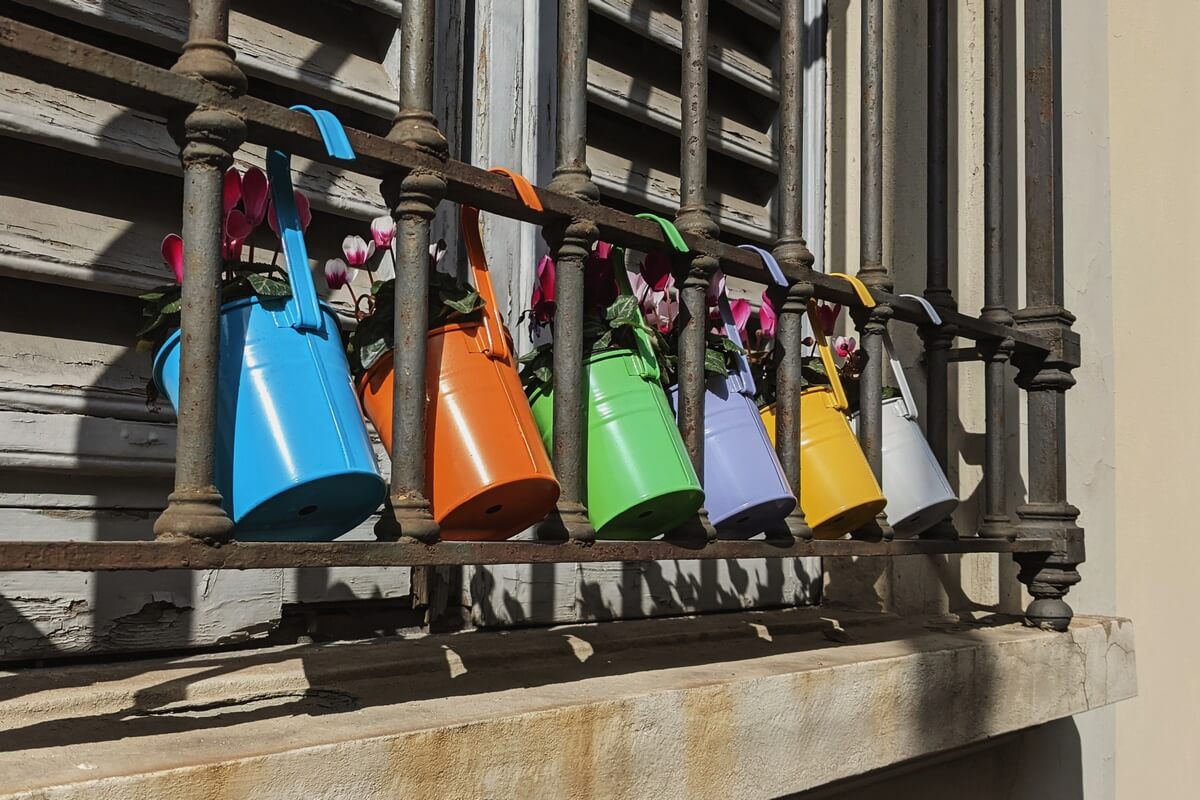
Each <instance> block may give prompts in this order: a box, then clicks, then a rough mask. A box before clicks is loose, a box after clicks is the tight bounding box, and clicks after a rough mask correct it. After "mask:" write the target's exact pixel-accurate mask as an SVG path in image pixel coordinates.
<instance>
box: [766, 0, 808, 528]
mask: <svg viewBox="0 0 1200 800" xmlns="http://www.w3.org/2000/svg"><path fill="white" fill-rule="evenodd" d="M781 17H782V18H781V20H780V31H779V51H780V53H779V60H780V102H779V105H780V108H779V192H778V194H777V198H778V199H777V202H778V203H779V239H778V241H776V243H775V248H774V251H773V254H774V256H775V259H776V260H777V261H779V263H780V264H782V265H784V266H785V267H787V266H793V267H803V268H805V269H811V268H812V265H813V254H812V253H811V252H810V251H809V249H808V243H807V242H806V241H804V220H803V213H802V209H803V193H802V189H803V187H802V186H801V183H802V181H803V176H802V166H803V159H802V146H803V141H802V139H803V129H802V125H803V121H804V118H803V115H804V109H803V103H804V58H803V56H804V8H803V4H802V3H800V2H795V3H784V4H783V8H782V10H781ZM812 295H813V285H812V284H811V283H809V282H808V281H796V282H795V283H793V284H792V285H791V286H789V287H788V288H787V290H786V296H785V297H783V298H782V303H781V304H780V305H779V309H780V313H779V333H778V336H777V338H776V346H777V348H778V349H779V351H780V352H779V354H778V359H779V361H778V365H779V367H778V370H779V371H778V373H777V379H776V386H775V409H776V412H775V413H776V421H775V425H776V428H775V452H776V453H777V454H778V455H779V463H780V464H781V465H782V466H783V473H784V475H786V476H787V479H788V482H789V483H790V484H791V486H792V489H793V491H795V493H796V500H797V501H798V502H797V504H796V509H795V510H794V511H793V512H792V513H791V515H790V516H788V518H787V521H786V522H787V528H788V531H789V532H790V533H791V535H792V536H793V537H795V538H796V539H811V538H812V528H810V527H809V525H808V520H807V519H805V517H804V509H803V502H804V498H802V497H801V496H800V424H801V418H800V389H801V376H800V372H801V367H802V364H803V362H802V361H801V357H802V355H803V353H802V350H803V347H804V345H803V343H802V342H803V338H804V328H803V320H804V314H805V311H806V310H807V308H808V301H809V299H810V298H811V297H812Z"/></svg>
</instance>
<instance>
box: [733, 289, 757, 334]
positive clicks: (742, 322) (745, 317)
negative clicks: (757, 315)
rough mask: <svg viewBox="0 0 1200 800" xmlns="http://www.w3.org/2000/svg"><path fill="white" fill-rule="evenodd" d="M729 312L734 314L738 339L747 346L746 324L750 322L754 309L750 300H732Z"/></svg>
mask: <svg viewBox="0 0 1200 800" xmlns="http://www.w3.org/2000/svg"><path fill="white" fill-rule="evenodd" d="M729 310H730V311H731V312H732V313H733V325H734V327H735V328H737V332H738V338H739V339H740V340H741V342H742V344H746V324H747V323H749V322H750V314H751V313H752V312H753V311H754V308H753V307H752V306H751V305H750V301H749V300H742V299H740V298H739V299H737V300H730V301H729Z"/></svg>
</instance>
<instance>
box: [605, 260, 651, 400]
mask: <svg viewBox="0 0 1200 800" xmlns="http://www.w3.org/2000/svg"><path fill="white" fill-rule="evenodd" d="M617 250H619V251H620V253H621V261H620V263H618V264H615V265H614V266H613V277H615V278H616V281H617V288H618V289H620V292H621V294H623V295H626V296H628V297H633V287H631V286H630V285H629V273H628V272H627V271H626V268H625V259H626V257H627V256H628V252H627V251H626V250H625V249H624V248H614V249H613V251H610V253H611V252H615V251H617ZM609 257H610V258H612V255H611V254H610V256H609ZM635 305H637V315H638V323H639V324H638V325H637V326H636V327H635V328H634V329H633V341H634V343H635V344H636V345H637V353H636V356H637V361H638V362H639V363H638V374H639V376H640V377H641V378H643V379H644V380H648V381H657V380H658V379H659V378H660V377H662V373H661V371H660V370H659V368H658V357H657V356H655V355H654V345H653V343H652V342H651V341H650V335H649V334H648V333H646V320H645V318H644V317H643V316H642V308H641V305H640V304H635Z"/></svg>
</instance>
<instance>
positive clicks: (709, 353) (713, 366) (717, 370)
mask: <svg viewBox="0 0 1200 800" xmlns="http://www.w3.org/2000/svg"><path fill="white" fill-rule="evenodd" d="M704 371H705V372H709V373H712V374H714V375H724V374H725V372H726V371H727V370H726V368H725V357H724V356H723V355H721V354H720V353H718V352H717V351H716V350H712V349H710V348H705V349H704Z"/></svg>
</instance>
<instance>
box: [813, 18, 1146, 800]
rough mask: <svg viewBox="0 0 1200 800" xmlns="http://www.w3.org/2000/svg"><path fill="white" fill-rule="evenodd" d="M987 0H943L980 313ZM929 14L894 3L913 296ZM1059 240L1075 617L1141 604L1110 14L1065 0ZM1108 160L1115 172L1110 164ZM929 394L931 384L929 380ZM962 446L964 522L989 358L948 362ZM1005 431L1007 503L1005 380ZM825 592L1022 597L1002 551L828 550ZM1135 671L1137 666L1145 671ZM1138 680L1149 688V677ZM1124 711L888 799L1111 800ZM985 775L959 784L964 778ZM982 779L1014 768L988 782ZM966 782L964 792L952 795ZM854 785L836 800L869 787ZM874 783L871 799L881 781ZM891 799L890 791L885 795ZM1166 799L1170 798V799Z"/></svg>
mask: <svg viewBox="0 0 1200 800" xmlns="http://www.w3.org/2000/svg"><path fill="white" fill-rule="evenodd" d="M1021 6H1022V4H1020V3H1015V4H1005V19H1004V23H1005V29H1006V38H1005V51H1006V53H1005V55H1006V67H1005V102H1006V108H1005V125H1004V137H1005V141H1004V147H1005V152H1004V158H1005V167H1004V180H1005V193H1006V205H1005V209H1004V211H1005V219H1004V223H1003V230H1004V247H1005V253H1004V258H1005V261H1006V263H1007V264H1008V265H1009V273H1010V275H1011V276H1012V280H1011V281H1010V284H1009V287H1008V304H1009V306H1010V308H1014V309H1015V308H1019V307H1020V306H1022V305H1024V291H1025V287H1024V282H1023V280H1022V279H1021V277H1020V272H1021V270H1022V268H1023V263H1024V248H1025V237H1024V224H1023V216H1024V195H1023V190H1022V188H1021V182H1020V181H1021V178H1022V176H1023V172H1024V169H1023V161H1024V141H1023V137H1024V115H1023V97H1022V95H1021V91H1022V89H1021V83H1020V82H1021V77H1022V73H1023V58H1024V48H1023V42H1022V41H1021V36H1020V35H1019V31H1020V30H1021V25H1022V24H1023V19H1022V16H1023V14H1022V9H1021ZM983 11H984V3H983V0H966V1H964V2H960V3H955V4H951V12H950V14H951V17H950V30H951V31H952V32H953V33H954V36H953V41H952V43H951V47H950V53H951V59H952V60H951V70H950V96H951V100H950V119H951V130H950V135H949V146H950V162H951V163H950V191H949V197H950V225H951V232H950V241H949V250H950V256H951V265H950V272H951V284H952V286H953V287H954V290H955V298H956V300H957V301H958V305H959V308H960V309H962V310H963V311H965V312H968V313H978V311H979V309H980V307H981V306H982V302H983V297H982V286H983V259H984V250H983V180H984V175H983V146H984V142H983V88H984V87H983V71H984V61H983V58H984V56H983V49H982V41H983V25H984V15H983ZM830 13H831V27H832V31H831V39H830V59H831V64H832V68H831V80H832V84H831V91H830V96H831V105H830V164H829V179H830V199H831V207H830V217H829V220H830V221H829V227H830V230H829V234H830V254H829V258H830V264H831V269H832V270H844V271H848V272H853V271H854V270H855V269H857V264H858V231H859V228H858V183H857V181H858V148H859V143H858V136H857V127H858V109H859V102H858V86H859V62H858V48H859V40H858V20H859V18H860V14H861V7H860V5H859V4H858V3H857V2H851V3H849V4H848V5H846V4H844V3H836V2H835V3H833V4H832V6H831V9H830ZM925 25H926V20H925V6H924V4H918V3H900V4H887V5H886V9H885V31H886V34H887V39H886V40H885V41H886V45H885V52H886V53H887V54H888V55H887V56H886V69H885V105H884V120H885V126H886V135H887V142H886V145H885V146H886V150H885V168H884V172H885V189H884V193H885V199H884V203H885V212H884V220H885V222H884V231H885V254H884V257H885V261H886V262H887V263H888V264H889V265H891V266H892V269H893V271H894V274H895V276H896V284H897V288H898V290H899V291H920V290H921V288H922V287H923V286H924V277H925V276H924V272H925V261H924V259H925V253H926V242H925V207H924V206H925V203H924V201H925V180H926V178H925V169H926V161H925V147H926V118H925V113H926V92H925V86H926V84H925V80H926V58H925V53H926V51H925V43H926V27H925ZM1062 31H1063V39H1062V73H1063V92H1062V93H1063V108H1062V124H1063V192H1064V214H1063V249H1064V253H1063V256H1064V272H1065V292H1066V305H1067V307H1068V308H1070V309H1071V310H1072V311H1073V312H1074V313H1075V314H1076V315H1077V317H1078V322H1077V324H1076V330H1077V331H1078V332H1079V333H1080V335H1081V337H1082V340H1083V348H1084V349H1083V358H1084V365H1083V367H1082V368H1081V369H1079V370H1078V371H1076V373H1075V377H1076V379H1077V381H1078V384H1077V386H1076V387H1075V388H1074V389H1072V391H1071V393H1070V394H1069V395H1068V397H1069V407H1068V437H1069V449H1068V459H1069V462H1068V482H1069V483H1068V496H1069V497H1070V499H1071V500H1072V502H1073V503H1075V504H1076V505H1077V506H1079V508H1080V509H1081V512H1082V513H1081V517H1080V523H1081V524H1082V525H1083V526H1084V528H1085V529H1086V530H1087V547H1088V560H1087V563H1086V564H1084V565H1083V566H1082V567H1081V568H1080V573H1081V574H1082V576H1083V582H1082V583H1081V584H1080V585H1079V586H1078V587H1076V589H1075V590H1073V591H1072V592H1071V595H1070V597H1069V600H1070V601H1071V603H1072V605H1073V606H1074V608H1075V609H1076V610H1077V611H1078V612H1080V613H1097V614H1111V613H1117V612H1119V613H1121V614H1126V615H1130V616H1134V617H1135V618H1136V617H1137V610H1136V609H1131V608H1130V607H1128V606H1127V605H1126V604H1125V603H1124V602H1121V603H1118V596H1117V591H1116V588H1117V578H1116V574H1117V573H1116V570H1117V564H1118V561H1117V559H1116V547H1117V534H1116V531H1117V530H1118V525H1117V521H1118V520H1117V512H1116V503H1117V501H1116V497H1117V494H1116V489H1115V487H1116V472H1115V470H1116V467H1115V465H1116V463H1117V461H1118V454H1117V449H1118V442H1117V440H1116V438H1115V437H1114V435H1113V433H1112V432H1113V429H1114V419H1115V415H1116V404H1115V402H1114V394H1113V393H1114V387H1115V386H1116V384H1117V377H1118V376H1117V374H1116V371H1115V370H1116V366H1115V364H1114V358H1113V342H1114V333H1113V330H1114V328H1113V323H1114V318H1113V300H1112V298H1113V296H1114V294H1115V292H1114V286H1113V267H1112V265H1113V263H1115V259H1114V258H1113V254H1112V236H1113V234H1112V229H1111V227H1110V218H1112V217H1113V216H1114V214H1112V213H1110V208H1109V204H1110V196H1112V195H1113V194H1114V189H1115V187H1111V186H1110V171H1109V166H1110V152H1109V120H1110V113H1111V112H1110V87H1109V69H1110V64H1109V49H1108V48H1109V42H1110V40H1111V39H1110V32H1109V20H1108V17H1107V14H1106V13H1105V8H1104V6H1103V5H1101V4H1098V3H1095V2H1091V0H1064V1H1063V24H1062ZM1114 170H1115V167H1114ZM896 327H897V328H900V329H901V330H900V331H899V332H898V335H897V339H898V341H899V342H900V344H901V347H902V348H905V347H906V348H907V349H906V353H905V355H904V359H903V360H904V362H905V364H906V365H908V366H909V367H910V370H911V371H910V372H909V376H910V379H912V378H913V377H916V378H917V379H918V383H919V382H920V373H921V371H920V370H919V369H918V368H917V365H918V361H919V356H920V345H919V342H918V341H917V340H916V338H915V337H914V336H912V335H911V333H909V332H908V331H906V330H904V328H907V327H908V326H896ZM922 388H923V387H922ZM951 407H952V408H953V409H954V410H955V414H954V415H953V416H952V419H951V443H952V452H953V453H955V454H956V457H954V458H953V459H952V463H951V465H950V479H951V482H952V483H956V484H957V486H958V489H959V493H960V496H961V497H962V498H963V500H964V502H963V505H962V507H961V508H960V509H959V511H958V513H956V515H955V522H956V525H957V527H958V528H959V530H960V531H965V532H969V531H973V530H974V529H975V526H976V525H977V524H978V517H979V514H980V507H979V503H980V500H981V499H982V498H981V494H980V491H979V480H980V477H981V474H982V473H981V466H980V465H981V463H982V457H983V433H984V414H983V368H982V366H981V365H979V364H974V363H970V364H960V365H956V366H952V368H951ZM1008 417H1009V425H1008V431H1007V433H1008V436H1009V438H1010V440H1011V441H1012V442H1013V443H1014V445H1019V447H1016V446H1015V447H1014V448H1013V451H1012V452H1013V457H1012V458H1011V460H1010V472H1009V476H1010V478H1009V485H1010V491H1011V493H1012V498H1011V503H1010V508H1015V506H1016V504H1017V503H1019V502H1021V500H1022V499H1023V495H1024V480H1023V477H1022V476H1023V474H1024V448H1023V444H1020V443H1021V442H1023V437H1024V432H1025V431H1024V417H1025V413H1024V402H1023V397H1022V396H1021V394H1020V393H1019V392H1018V391H1017V390H1016V389H1015V387H1013V389H1012V391H1011V394H1010V396H1009V414H1008ZM827 564H828V567H829V572H828V578H827V586H826V588H827V596H828V597H829V598H830V599H833V600H842V601H846V602H850V603H853V604H855V605H867V606H877V607H882V608H886V609H890V610H896V611H900V612H902V613H920V612H922V611H941V610H947V609H949V610H955V609H968V608H973V609H980V608H985V609H995V610H1005V611H1011V610H1015V609H1017V608H1019V607H1020V606H1021V605H1022V604H1023V602H1025V601H1024V600H1023V599H1022V598H1021V596H1020V592H1019V588H1018V586H1019V585H1018V584H1017V583H1016V581H1015V569H1014V565H1013V563H1012V561H1011V559H1008V558H997V557H994V556H982V557H941V558H912V559H896V560H893V561H891V562H880V563H878V564H873V563H872V564H864V562H863V561H862V560H860V561H859V562H858V563H856V564H853V565H850V564H839V563H838V562H837V561H836V560H827ZM1139 666H1140V664H1139ZM1144 675H1145V673H1143V678H1142V681H1140V684H1141V685H1143V686H1144V685H1145V682H1146V679H1145V677H1144ZM1116 736H1117V733H1116V714H1115V713H1114V711H1113V710H1112V709H1100V710H1098V711H1095V712H1091V713H1089V714H1086V715H1082V716H1079V717H1076V718H1074V719H1071V720H1063V721H1061V722H1058V723H1055V724H1054V725H1052V726H1047V727H1045V728H1042V729H1039V730H1037V731H1030V732H1028V733H1026V734H1022V735H1019V736H1017V737H1014V739H1012V740H1009V741H1007V742H1006V743H1003V744H1002V745H998V746H997V747H995V748H992V749H985V750H982V751H979V752H975V753H973V754H970V755H966V756H963V757H961V758H958V759H952V760H949V761H946V762H944V763H941V764H938V765H930V766H925V767H921V768H919V769H913V770H910V771H908V772H906V773H905V774H904V775H903V776H880V778H881V779H880V780H879V782H878V783H877V787H876V788H877V790H878V791H879V792H883V793H886V794H887V795H888V796H900V797H908V796H921V797H926V798H930V797H933V798H938V797H945V798H950V797H960V796H964V795H963V793H962V791H961V790H962V787H963V786H966V785H971V786H972V792H971V795H972V796H974V797H981V798H990V797H996V798H1023V797H1028V796H1031V795H1032V793H1033V791H1034V787H1037V789H1038V790H1040V791H1041V792H1043V793H1045V794H1046V796H1052V797H1056V798H1085V797H1086V798H1088V800H1108V798H1114V797H1118V796H1122V795H1119V794H1117V793H1116V789H1115V782H1116V767H1115V764H1116V763H1117V760H1116V758H1115V753H1116ZM966 775H974V776H975V780H973V781H971V782H970V783H968V784H964V783H963V782H962V780H960V779H961V778H962V777H963V776H966ZM986 776H1007V778H1006V779H1005V780H997V781H992V780H988V779H987V778H986ZM956 787H957V788H956ZM866 791H868V790H865V789H863V788H862V787H854V788H853V789H847V790H845V791H844V792H842V793H841V794H835V793H832V792H831V793H830V795H831V796H839V797H866V796H874V795H871V794H869V793H868V794H863V792H866ZM870 791H876V789H871V790H870ZM879 796H881V797H882V796H884V794H879ZM1164 796H1170V795H1164Z"/></svg>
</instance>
